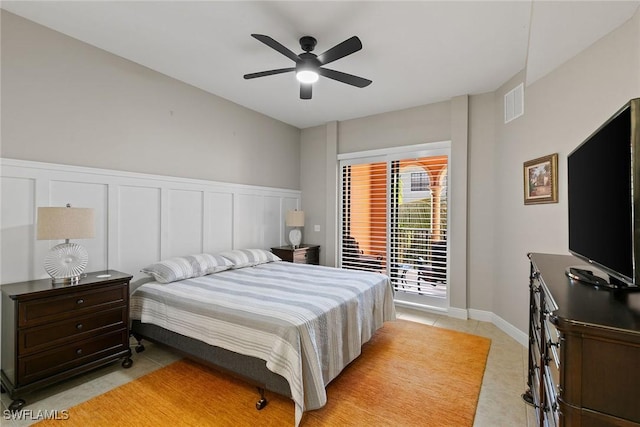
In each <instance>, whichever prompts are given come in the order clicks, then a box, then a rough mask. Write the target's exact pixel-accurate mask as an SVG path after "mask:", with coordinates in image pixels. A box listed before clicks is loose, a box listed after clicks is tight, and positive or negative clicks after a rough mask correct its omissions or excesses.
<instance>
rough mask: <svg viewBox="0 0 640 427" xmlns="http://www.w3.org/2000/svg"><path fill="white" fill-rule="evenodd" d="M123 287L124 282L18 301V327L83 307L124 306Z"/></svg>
mask: <svg viewBox="0 0 640 427" xmlns="http://www.w3.org/2000/svg"><path fill="white" fill-rule="evenodd" d="M127 289H128V286H127V284H117V285H113V286H107V287H97V288H91V289H87V290H81V291H78V292H72V293H69V294H66V295H62V296H53V297H47V298H38V299H34V300H28V301H23V302H20V303H19V304H18V319H19V320H18V327H25V326H32V325H36V324H41V323H46V322H51V321H55V320H58V319H62V318H68V317H75V316H77V315H80V314H81V312H82V311H84V310H95V309H96V308H98V307H104V308H108V307H109V306H114V307H115V306H124V305H126V302H127V297H128V295H127Z"/></svg>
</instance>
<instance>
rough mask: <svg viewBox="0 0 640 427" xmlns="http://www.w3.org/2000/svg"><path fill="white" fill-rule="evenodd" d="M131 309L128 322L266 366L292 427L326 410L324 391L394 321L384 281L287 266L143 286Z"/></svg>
mask: <svg viewBox="0 0 640 427" xmlns="http://www.w3.org/2000/svg"><path fill="white" fill-rule="evenodd" d="M130 304H131V317H132V319H137V320H140V321H141V322H142V323H150V324H154V325H157V326H159V327H162V328H164V329H167V330H170V331H172V332H175V333H178V334H182V335H185V336H188V337H191V338H194V339H197V340H200V341H203V342H205V343H207V344H209V345H212V346H217V347H221V348H224V349H227V350H230V351H233V352H236V353H239V354H243V355H247V356H251V357H256V358H259V359H262V360H264V361H265V362H266V366H267V368H268V369H269V370H270V371H272V372H274V373H276V374H278V375H281V376H282V377H284V378H285V379H286V380H287V381H288V383H289V386H290V389H291V397H292V399H293V401H294V403H295V412H296V414H295V420H296V425H297V424H298V423H299V422H300V420H301V418H302V413H303V412H304V411H306V410H312V409H317V408H320V407H322V406H324V405H325V403H326V401H327V396H326V391H325V387H326V385H327V384H328V383H329V382H330V381H331V380H333V379H334V378H335V377H336V376H337V375H338V374H339V373H340V372H341V371H342V369H343V368H344V367H345V366H347V365H348V364H349V363H350V362H351V361H353V360H354V359H355V358H356V357H358V356H359V355H360V351H361V347H362V344H364V343H365V342H367V341H368V340H369V339H370V338H371V337H372V336H373V334H374V333H375V331H376V330H377V329H379V328H380V327H381V326H382V325H383V323H384V322H385V321H388V320H393V319H395V309H394V305H393V291H392V287H391V283H390V280H389V278H388V277H387V276H385V275H383V274H380V273H372V272H366V271H351V270H343V269H337V268H332V267H325V266H317V265H309V264H293V263H288V262H270V263H265V264H260V265H257V266H253V267H244V268H240V269H233V270H227V271H223V272H220V273H216V274H211V275H208V276H202V277H197V278H192V279H186V280H181V281H178V282H172V283H168V284H161V283H158V282H149V283H146V284H144V285H142V286H141V287H139V288H138V289H136V291H135V292H134V293H133V295H132V296H131V301H130Z"/></svg>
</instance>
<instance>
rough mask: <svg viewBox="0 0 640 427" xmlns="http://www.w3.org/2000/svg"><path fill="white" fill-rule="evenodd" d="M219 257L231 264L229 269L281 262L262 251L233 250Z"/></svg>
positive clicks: (272, 255) (269, 253)
mask: <svg viewBox="0 0 640 427" xmlns="http://www.w3.org/2000/svg"><path fill="white" fill-rule="evenodd" d="M219 255H222V256H223V257H225V258H226V259H228V260H229V261H231V262H232V263H233V267H231V268H242V267H252V266H254V265H259V264H265V263H267V262H272V261H282V259H280V257H278V256H277V255H275V254H273V253H271V252H269V251H267V250H264V249H234V250H232V251H224V252H220V254H219Z"/></svg>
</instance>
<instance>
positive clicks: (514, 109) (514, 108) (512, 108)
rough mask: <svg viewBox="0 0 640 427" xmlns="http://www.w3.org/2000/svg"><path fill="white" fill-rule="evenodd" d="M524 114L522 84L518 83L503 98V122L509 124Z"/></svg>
mask: <svg viewBox="0 0 640 427" xmlns="http://www.w3.org/2000/svg"><path fill="white" fill-rule="evenodd" d="M523 114H524V84H523V83H520V84H519V85H518V86H516V87H515V88H513V89H511V90H510V91H509V92H507V94H506V95H505V96H504V122H505V123H509V122H510V121H511V120H513V119H517V118H518V117H520V116H521V115H523Z"/></svg>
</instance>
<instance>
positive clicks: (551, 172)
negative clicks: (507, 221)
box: [523, 153, 558, 205]
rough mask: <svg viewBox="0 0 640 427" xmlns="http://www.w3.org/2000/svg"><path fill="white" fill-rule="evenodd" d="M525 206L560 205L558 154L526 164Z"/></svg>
mask: <svg viewBox="0 0 640 427" xmlns="http://www.w3.org/2000/svg"><path fill="white" fill-rule="evenodd" d="M523 169H524V204H525V205H533V204H538V203H558V153H554V154H549V155H548V156H544V157H539V158H537V159H533V160H529V161H528V162H524V168H523Z"/></svg>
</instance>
